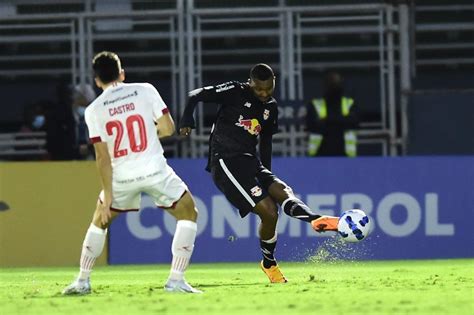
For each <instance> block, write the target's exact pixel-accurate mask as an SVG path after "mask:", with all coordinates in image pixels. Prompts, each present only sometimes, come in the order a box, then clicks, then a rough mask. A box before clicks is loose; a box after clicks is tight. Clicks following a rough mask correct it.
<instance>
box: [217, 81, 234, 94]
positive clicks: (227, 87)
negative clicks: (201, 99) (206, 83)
mask: <svg viewBox="0 0 474 315" xmlns="http://www.w3.org/2000/svg"><path fill="white" fill-rule="evenodd" d="M234 87H235V85H233V84H231V85H227V84H225V83H224V84H220V85H217V86H216V88H217V89H216V93H220V92H224V91H227V90H230V89H233V88H234Z"/></svg>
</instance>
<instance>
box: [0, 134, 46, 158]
mask: <svg viewBox="0 0 474 315" xmlns="http://www.w3.org/2000/svg"><path fill="white" fill-rule="evenodd" d="M47 153H48V151H47V150H46V132H43V131H40V132H18V133H3V134H0V160H11V159H26V158H28V159H41V158H43V157H45V156H46V155H47Z"/></svg>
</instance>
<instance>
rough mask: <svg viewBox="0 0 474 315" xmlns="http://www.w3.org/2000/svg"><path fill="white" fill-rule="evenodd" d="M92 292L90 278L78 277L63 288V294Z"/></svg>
mask: <svg viewBox="0 0 474 315" xmlns="http://www.w3.org/2000/svg"><path fill="white" fill-rule="evenodd" d="M89 293H91V283H90V281H89V279H85V280H81V279H76V280H74V282H73V283H71V284H70V285H68V286H67V287H66V288H65V289H64V290H63V295H84V294H89Z"/></svg>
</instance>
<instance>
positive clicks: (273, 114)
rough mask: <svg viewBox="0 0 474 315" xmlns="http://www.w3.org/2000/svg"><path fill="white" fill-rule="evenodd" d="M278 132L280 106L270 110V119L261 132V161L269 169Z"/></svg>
mask: <svg viewBox="0 0 474 315" xmlns="http://www.w3.org/2000/svg"><path fill="white" fill-rule="evenodd" d="M276 133H278V106H277V104H276V103H275V105H274V107H273V108H272V109H271V110H270V116H269V118H268V121H267V122H266V124H265V125H264V127H263V129H262V132H261V133H260V147H259V149H260V161H261V162H262V164H263V166H265V167H266V168H267V169H268V170H270V171H271V169H272V152H273V143H272V141H273V135H274V134H276Z"/></svg>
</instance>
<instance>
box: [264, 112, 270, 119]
mask: <svg viewBox="0 0 474 315" xmlns="http://www.w3.org/2000/svg"><path fill="white" fill-rule="evenodd" d="M268 117H270V111H269V110H268V109H265V110H264V111H263V120H267V119H268Z"/></svg>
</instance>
